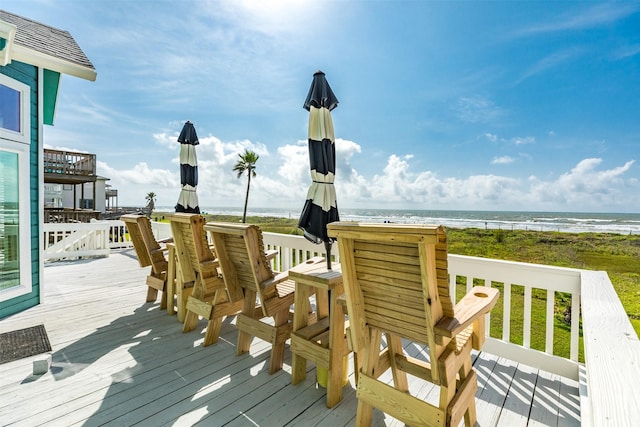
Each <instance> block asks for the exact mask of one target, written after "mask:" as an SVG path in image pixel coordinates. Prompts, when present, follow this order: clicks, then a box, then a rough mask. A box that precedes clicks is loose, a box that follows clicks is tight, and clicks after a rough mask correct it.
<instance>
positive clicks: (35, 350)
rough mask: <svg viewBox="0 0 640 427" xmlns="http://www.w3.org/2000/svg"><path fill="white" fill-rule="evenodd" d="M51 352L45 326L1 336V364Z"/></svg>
mask: <svg viewBox="0 0 640 427" xmlns="http://www.w3.org/2000/svg"><path fill="white" fill-rule="evenodd" d="M48 351H51V344H50V343H49V337H47V331H46V330H45V329H44V325H38V326H33V327H31V328H26V329H19V330H17V331H11V332H6V333H4V334H0V364H2V363H8V362H12V361H14V360H18V359H23V358H25V357H29V356H34V355H36V354H40V353H46V352H48Z"/></svg>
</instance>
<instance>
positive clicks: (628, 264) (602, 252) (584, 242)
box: [152, 212, 640, 360]
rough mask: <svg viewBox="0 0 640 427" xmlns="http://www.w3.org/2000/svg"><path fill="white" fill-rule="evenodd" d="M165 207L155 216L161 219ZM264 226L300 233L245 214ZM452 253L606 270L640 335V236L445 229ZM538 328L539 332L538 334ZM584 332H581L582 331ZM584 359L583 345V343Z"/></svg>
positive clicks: (516, 304) (514, 293) (559, 299)
mask: <svg viewBox="0 0 640 427" xmlns="http://www.w3.org/2000/svg"><path fill="white" fill-rule="evenodd" d="M163 215H166V214H163V213H161V212H159V213H154V214H153V215H152V218H154V219H156V218H158V219H159V220H162V217H163ZM205 216H206V217H207V220H208V221H228V222H239V221H240V220H241V218H240V217H237V216H224V215H205ZM247 222H248V223H253V224H258V225H259V226H260V227H261V228H262V230H263V231H267V232H274V233H283V234H298V235H300V234H302V233H301V232H300V230H299V229H298V228H297V220H296V219H287V218H271V217H247ZM447 238H448V241H449V245H448V247H449V253H452V254H459V255H470V256H477V257H483V258H495V259H503V260H510V261H520V262H529V263H535V264H546V265H555V266H560V267H572V268H582V269H588V270H604V271H606V272H607V273H608V275H609V278H610V279H611V283H612V284H613V286H614V288H615V290H616V292H617V293H618V296H619V298H620V301H621V302H622V305H623V307H624V309H625V311H626V312H627V315H628V316H629V319H630V320H631V323H632V325H633V327H634V329H635V331H636V333H637V334H638V335H640V236H638V235H633V236H631V235H618V234H608V233H597V234H596V233H559V232H551V231H525V230H513V231H507V230H482V229H474V228H468V229H454V228H450V229H447ZM492 286H495V287H498V288H499V289H500V290H501V297H500V300H499V301H498V304H497V306H496V307H498V308H499V309H496V310H494V311H493V312H492V314H491V330H490V331H491V336H494V337H502V313H501V309H502V304H503V303H502V291H503V284H500V283H493V284H492ZM464 289H465V284H464V283H461V282H459V283H458V293H459V294H464ZM523 289H524V288H523V287H522V286H512V288H511V327H510V329H511V341H512V342H514V343H522V340H523V338H522V334H523V324H522V322H523V320H522V319H523V316H524V312H523V308H522V307H523V305H524V304H523V300H524V290H523ZM546 297H547V295H546V291H542V290H536V289H534V291H533V292H532V309H531V318H532V327H531V334H532V335H531V347H532V348H535V349H539V350H544V340H545V336H544V332H543V331H544V330H545V322H546V319H545V317H546V314H545V313H546ZM568 307H571V298H570V295H567V294H562V293H556V297H555V313H554V325H555V331H554V336H555V339H554V354H557V355H560V356H564V357H568V356H569V341H570V340H569V325H568V324H567V320H568V316H570V310H569V311H568V310H567V308H568ZM536 331H541V332H539V333H537V334H536ZM580 335H581V336H582V333H581V334H580ZM580 360H583V358H582V345H580Z"/></svg>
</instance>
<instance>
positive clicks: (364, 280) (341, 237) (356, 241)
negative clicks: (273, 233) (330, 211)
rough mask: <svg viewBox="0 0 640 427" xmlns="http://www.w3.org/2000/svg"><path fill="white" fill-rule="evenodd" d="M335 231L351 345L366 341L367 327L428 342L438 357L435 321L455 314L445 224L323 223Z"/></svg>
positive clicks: (361, 345)
mask: <svg viewBox="0 0 640 427" xmlns="http://www.w3.org/2000/svg"><path fill="white" fill-rule="evenodd" d="M327 230H328V233H329V236H331V237H337V239H338V247H339V251H340V265H341V268H342V276H343V281H344V286H345V293H346V296H347V308H348V311H349V318H350V325H351V334H352V335H351V338H352V341H353V342H352V344H353V346H354V347H355V348H354V351H358V350H359V349H361V348H365V347H368V340H369V334H368V330H367V329H368V328H369V327H374V328H377V329H379V330H382V331H386V332H391V333H393V334H396V335H399V336H401V337H404V338H406V339H409V340H411V341H416V342H420V343H424V344H427V345H428V346H429V350H430V352H431V360H437V359H438V357H437V355H436V354H435V352H436V345H435V344H436V343H435V333H434V326H435V324H436V323H437V322H438V320H440V319H441V318H442V317H443V316H453V305H452V303H451V298H450V295H449V284H448V273H447V241H446V234H445V231H444V228H443V227H442V226H433V225H413V224H412V225H398V224H358V223H353V222H334V223H331V224H329V225H328V226H327Z"/></svg>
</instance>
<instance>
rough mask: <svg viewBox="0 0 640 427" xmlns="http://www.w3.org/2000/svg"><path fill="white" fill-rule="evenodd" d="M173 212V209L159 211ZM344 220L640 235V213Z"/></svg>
mask: <svg viewBox="0 0 640 427" xmlns="http://www.w3.org/2000/svg"><path fill="white" fill-rule="evenodd" d="M156 210H159V211H165V212H172V211H173V210H174V209H173V207H160V206H158V207H156ZM201 210H202V212H204V213H208V214H212V215H239V216H242V208H207V207H204V206H203V207H201ZM299 215H300V211H297V210H295V209H281V208H252V207H249V208H248V209H247V216H273V217H280V218H295V219H297V218H298V216H299ZM340 219H341V220H343V221H359V222H385V221H389V222H394V223H401V224H442V225H444V226H445V227H451V228H484V229H503V230H533V231H559V232H567V233H584V232H589V233H615V234H640V213H583V212H579V213H578V212H503V211H458V210H412V209H398V210H395V209H393V210H391V209H340Z"/></svg>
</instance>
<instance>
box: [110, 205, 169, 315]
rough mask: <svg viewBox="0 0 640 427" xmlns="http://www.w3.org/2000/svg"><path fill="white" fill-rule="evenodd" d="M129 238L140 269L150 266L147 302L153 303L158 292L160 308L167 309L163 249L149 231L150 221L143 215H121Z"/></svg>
mask: <svg viewBox="0 0 640 427" xmlns="http://www.w3.org/2000/svg"><path fill="white" fill-rule="evenodd" d="M120 219H121V220H122V221H124V223H125V225H126V227H127V231H128V232H129V237H130V238H131V241H132V242H133V248H134V250H135V251H136V255H137V257H138V263H139V264H140V267H148V266H151V271H150V272H149V275H148V276H147V286H149V289H148V290H147V302H153V301H155V300H156V298H157V297H158V291H161V292H162V296H161V300H160V308H161V309H165V308H166V307H167V294H166V290H167V267H168V263H167V259H166V257H165V255H164V251H165V249H164V248H162V247H161V246H160V244H159V243H158V242H157V241H156V238H155V236H154V235H153V231H152V229H151V220H149V218H148V217H146V216H144V215H132V214H129V215H122V216H121V217H120Z"/></svg>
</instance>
